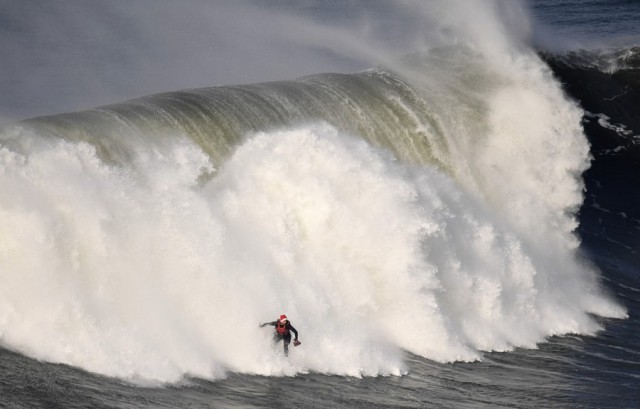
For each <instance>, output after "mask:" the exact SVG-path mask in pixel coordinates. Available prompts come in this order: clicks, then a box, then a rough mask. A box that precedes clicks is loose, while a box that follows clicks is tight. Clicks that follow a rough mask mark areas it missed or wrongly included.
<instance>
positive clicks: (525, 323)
mask: <svg viewBox="0 0 640 409" xmlns="http://www.w3.org/2000/svg"><path fill="white" fill-rule="evenodd" d="M503 14H504V13H502V14H498V13H496V15H489V17H492V19H491V24H493V25H495V26H497V27H502V29H503V31H501V30H495V32H497V33H501V34H503V37H500V38H499V40H500V41H496V37H495V36H493V37H492V38H489V39H484V40H483V39H482V38H480V39H478V38H475V37H474V38H475V40H474V41H471V40H469V39H466V42H463V43H462V44H461V43H460V38H458V39H457V40H458V41H457V43H456V44H455V45H446V46H443V45H442V44H438V47H433V48H430V49H429V50H427V51H423V52H421V53H420V54H416V55H413V56H411V57H408V58H407V59H406V61H404V63H403V64H400V63H398V65H397V66H395V67H393V70H388V69H387V70H385V69H382V68H380V69H375V70H370V71H367V72H363V73H358V74H350V75H345V74H322V75H316V76H311V77H305V78H301V79H298V80H294V81H288V82H277V83H265V84H254V85H245V86H234V87H217V88H207V89H197V90H186V91H181V92H175V93H167V94H160V95H155V96H150V97H145V98H141V99H138V100H134V101H129V102H126V103H122V104H118V105H112V106H105V107H101V108H97V109H92V110H88V111H83V112H77V113H70V114H64V115H58V116H52V117H42V118H35V119H32V120H28V121H24V122H21V123H17V124H15V125H12V126H7V127H5V128H4V129H3V130H2V133H1V134H0V143H1V148H0V158H1V161H0V169H1V171H0V187H1V188H2V191H3V195H2V197H1V198H0V268H1V274H2V286H1V287H0V340H1V342H2V343H3V345H5V346H7V347H9V348H13V349H16V350H19V351H21V352H24V353H27V354H29V355H32V356H34V357H37V358H40V359H46V360H49V361H53V362H63V363H67V364H71V365H76V366H79V367H82V368H85V369H88V370H91V371H95V372H99V373H103V374H107V375H112V376H119V377H124V378H142V379H151V380H159V381H175V380H177V379H180V378H181V377H183V376H185V375H190V376H201V377H208V378H216V377H220V376H223V375H224V374H225V373H226V372H227V371H237V372H246V373H257V374H267V375H272V374H276V375H282V374H295V373H298V372H307V371H317V372H324V373H331V374H347V375H354V376H361V375H378V374H401V373H403V371H404V370H405V369H404V364H403V353H404V352H403V351H409V352H411V353H414V354H418V355H421V356H424V357H427V358H430V359H434V360H437V361H443V362H447V361H455V360H475V359H480V358H481V354H482V351H493V350H499V351H503V350H509V349H512V348H514V347H517V346H523V347H535V345H536V344H537V343H539V342H541V341H543V340H544V339H545V337H548V336H550V335H554V334H565V333H594V332H595V331H597V330H598V329H599V325H598V324H597V322H596V321H595V320H594V318H593V317H592V316H591V315H590V314H597V315H601V316H608V317H624V316H625V311H624V309H623V308H622V307H620V306H618V305H617V304H616V303H615V302H613V301H611V300H609V299H608V298H607V297H606V296H605V295H603V293H602V290H601V289H600V286H599V283H598V277H597V274H596V272H595V271H593V270H592V269H591V267H590V266H588V265H587V264H586V263H585V262H583V261H581V260H580V259H579V258H578V255H577V253H576V251H577V246H578V244H579V243H578V240H577V238H576V237H575V236H574V234H573V231H574V230H575V228H576V211H577V210H578V208H579V206H580V204H581V203H582V188H583V185H582V181H581V173H582V172H583V171H584V170H585V169H587V168H588V166H589V146H588V143H587V141H586V139H585V137H584V135H583V133H582V128H581V125H580V120H581V116H582V112H581V110H580V109H579V108H578V107H577V106H576V104H575V103H574V102H572V101H570V100H568V99H567V98H566V97H565V96H564V94H563V92H562V90H561V88H560V86H559V84H558V83H557V81H556V80H555V79H554V78H553V76H552V75H551V72H550V70H549V69H548V68H547V66H546V65H545V64H544V63H543V62H542V61H541V60H540V59H539V58H538V56H537V55H536V54H535V53H534V52H533V51H532V50H530V49H529V48H528V47H526V46H525V45H524V44H522V43H521V42H520V41H519V40H513V39H511V37H510V36H508V35H507V34H506V33H507V32H509V30H510V29H511V28H510V26H509V25H508V24H504V25H502V24H503V23H504V22H503V20H500V19H504V18H506V17H505V15H503ZM471 34H473V32H472V33H471ZM514 38H519V37H517V36H516V37H514ZM483 41H484V42H483ZM489 43H490V44H489ZM488 44H489V45H488ZM283 312H286V313H287V315H289V317H290V318H291V320H292V322H293V324H294V325H295V326H296V328H297V329H298V330H299V331H300V336H301V339H302V341H303V346H301V347H299V348H296V349H295V350H294V351H293V353H292V354H291V356H290V357H289V359H288V360H285V359H284V358H283V357H281V356H279V355H278V354H277V353H274V351H273V349H272V346H271V344H270V341H269V340H270V334H269V333H268V331H266V330H264V329H260V328H258V323H259V322H260V321H267V320H272V319H274V318H275V317H276V316H277V315H279V314H280V313H283Z"/></svg>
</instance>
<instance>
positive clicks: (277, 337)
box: [261, 320, 298, 356]
mask: <svg viewBox="0 0 640 409" xmlns="http://www.w3.org/2000/svg"><path fill="white" fill-rule="evenodd" d="M279 323H280V321H273V322H266V323H264V324H262V325H261V327H264V326H265V325H272V326H274V327H276V331H275V332H274V334H273V342H274V343H277V342H280V341H282V342H283V344H284V355H285V356H288V355H289V343H290V342H291V332H293V333H294V334H296V337H295V339H296V340H297V339H298V331H296V329H295V328H293V325H291V323H290V322H289V320H287V322H286V323H285V324H284V328H285V329H284V334H280V333H279V332H278V329H277V327H278V325H279Z"/></svg>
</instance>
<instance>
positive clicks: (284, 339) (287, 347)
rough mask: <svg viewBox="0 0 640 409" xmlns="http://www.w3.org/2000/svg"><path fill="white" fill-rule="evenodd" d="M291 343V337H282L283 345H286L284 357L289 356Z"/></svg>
mask: <svg viewBox="0 0 640 409" xmlns="http://www.w3.org/2000/svg"><path fill="white" fill-rule="evenodd" d="M290 342H291V335H289V336H288V337H287V336H285V337H282V343H283V344H284V356H289V343H290Z"/></svg>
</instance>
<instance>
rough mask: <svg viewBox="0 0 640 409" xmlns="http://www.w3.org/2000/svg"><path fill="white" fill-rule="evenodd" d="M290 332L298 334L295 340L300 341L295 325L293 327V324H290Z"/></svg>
mask: <svg viewBox="0 0 640 409" xmlns="http://www.w3.org/2000/svg"><path fill="white" fill-rule="evenodd" d="M289 331H291V332H293V333H294V334H296V337H295V339H298V331H296V329H295V328H293V325H291V323H289Z"/></svg>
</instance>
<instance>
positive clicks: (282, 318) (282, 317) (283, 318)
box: [280, 314, 287, 322]
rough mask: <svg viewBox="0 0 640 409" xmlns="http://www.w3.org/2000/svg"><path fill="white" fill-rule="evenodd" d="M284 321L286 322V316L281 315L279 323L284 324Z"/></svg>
mask: <svg viewBox="0 0 640 409" xmlns="http://www.w3.org/2000/svg"><path fill="white" fill-rule="evenodd" d="M286 320H287V316H286V315H284V314H282V315H281V316H280V322H285V321H286Z"/></svg>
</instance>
